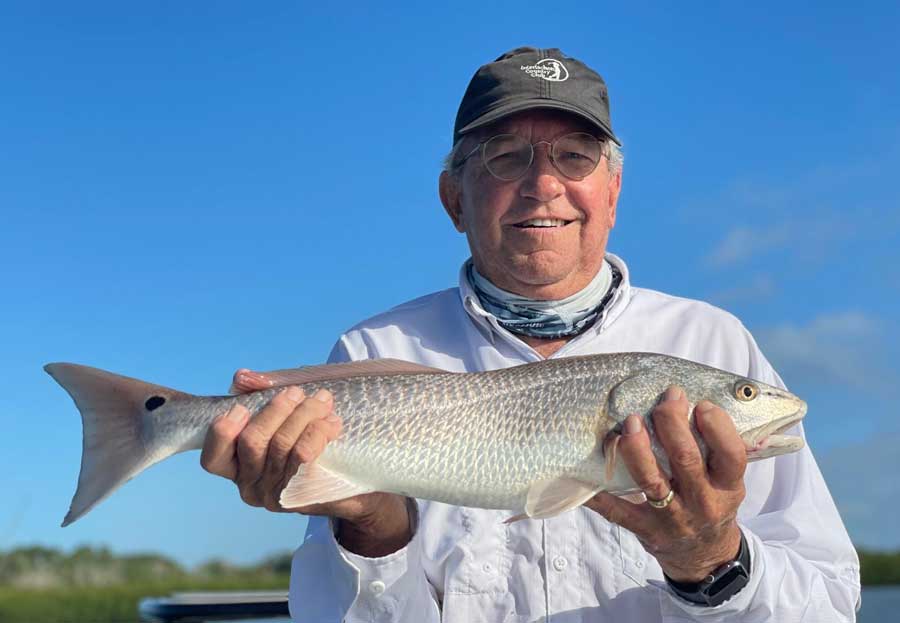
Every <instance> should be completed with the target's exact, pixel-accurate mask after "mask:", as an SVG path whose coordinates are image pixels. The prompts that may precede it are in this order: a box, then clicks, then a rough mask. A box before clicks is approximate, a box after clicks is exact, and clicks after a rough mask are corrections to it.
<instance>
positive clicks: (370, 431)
mask: <svg viewBox="0 0 900 623" xmlns="http://www.w3.org/2000/svg"><path fill="white" fill-rule="evenodd" d="M45 369H46V370H47V372H48V373H50V374H51V375H52V376H53V377H54V379H56V380H57V381H58V382H59V383H60V384H61V385H62V386H63V387H64V388H65V389H66V390H67V391H68V392H69V394H70V395H71V396H72V398H73V399H74V400H75V403H76V406H78V408H79V410H80V411H81V414H82V419H83V423H84V446H83V447H84V453H83V455H82V465H81V473H80V475H79V480H78V489H77V490H76V493H75V496H74V498H73V500H72V505H71V507H70V510H69V513H68V514H67V516H66V519H65V520H64V525H66V524H68V523H71V522H72V521H75V520H76V519H78V518H79V517H80V516H82V515H84V514H85V513H86V512H88V511H89V510H90V509H91V508H92V507H93V506H95V505H96V504H97V503H99V502H100V501H101V500H102V499H103V498H105V497H106V496H107V495H109V494H110V493H111V492H112V491H113V490H115V489H116V488H117V487H119V486H120V485H122V484H123V483H124V482H126V481H127V480H129V479H130V478H132V477H134V476H135V475H137V474H138V473H140V472H141V471H142V470H144V469H146V468H147V467H149V466H150V465H152V464H153V463H156V462H158V461H160V460H162V459H164V458H166V457H168V456H170V455H172V454H175V453H177V452H183V451H185V450H191V449H197V448H200V447H201V446H202V444H203V440H204V438H205V436H206V433H207V431H208V429H209V426H210V425H211V424H212V423H213V422H214V421H215V420H216V419H217V418H219V417H221V416H222V415H223V414H225V413H226V412H227V411H228V410H229V409H231V408H232V407H233V406H234V404H235V403H240V404H242V405H244V406H245V407H247V409H248V410H249V411H250V412H251V413H252V414H254V415H255V414H256V413H258V412H259V411H260V410H262V409H263V408H264V407H265V406H266V405H267V404H268V403H269V401H270V400H271V399H272V398H273V397H274V396H275V395H276V394H277V393H278V392H280V391H282V387H281V386H285V385H296V386H299V387H300V388H302V389H303V390H304V391H305V392H306V394H307V395H312V394H313V393H314V392H315V391H316V390H318V389H321V388H325V389H328V390H329V391H330V392H331V393H332V394H333V395H334V409H335V412H336V413H337V414H338V415H339V416H340V417H341V418H342V420H343V428H342V432H341V435H340V437H339V438H338V439H337V440H335V441H333V442H331V443H329V444H328V446H327V447H326V448H325V450H324V452H323V453H322V454H321V456H320V457H319V458H318V459H317V460H316V462H315V463H313V464H308V465H302V466H301V467H300V469H299V470H298V472H297V473H296V474H295V475H294V476H293V478H291V479H290V481H289V482H288V484H287V486H286V488H285V489H284V490H283V491H282V492H281V502H282V504H283V505H284V506H285V507H286V508H297V507H304V506H307V505H309V504H314V503H325V502H329V501H332V500H336V499H341V498H342V497H349V496H351V495H358V494H362V493H366V492H370V491H386V492H393V493H400V494H404V495H410V496H415V497H421V498H426V499H431V500H437V501H441V502H447V503H451V504H459V505H463V506H475V507H482V508H498V509H509V510H511V511H515V512H518V513H519V514H520V515H523V516H530V517H546V516H552V515H554V514H557V513H559V512H562V511H564V510H567V509H569V508H572V507H574V506H577V505H579V504H581V503H583V502H584V501H585V500H586V499H587V498H588V497H590V496H591V495H593V494H595V493H596V492H597V491H601V490H608V491H612V492H625V491H629V490H631V489H633V488H634V486H635V483H634V481H633V480H632V479H631V476H630V475H629V473H628V471H627V469H625V467H624V465H623V463H622V461H621V460H620V459H618V458H617V457H616V453H615V447H616V444H615V443H612V444H609V450H608V451H606V452H604V448H605V447H606V446H605V442H606V441H608V440H609V439H614V438H615V435H616V431H617V430H618V429H619V427H620V425H621V423H622V422H623V421H624V420H625V418H626V417H627V416H628V415H630V414H632V413H636V414H638V415H640V416H641V417H643V418H644V420H645V422H646V424H647V430H648V433H649V434H650V436H651V448H652V450H653V452H654V453H655V454H656V457H657V461H658V462H659V464H660V465H661V466H663V467H664V468H667V466H668V462H667V458H666V456H665V452H664V451H663V449H662V446H661V444H660V443H659V440H658V439H656V436H655V431H654V429H653V426H652V420H651V417H650V416H651V413H652V412H653V409H654V408H655V406H656V405H657V403H658V401H659V399H660V397H661V396H662V394H663V393H664V392H665V390H666V388H667V387H668V386H669V385H672V384H676V385H679V386H681V387H682V388H684V390H685V393H686V395H687V399H688V401H689V402H690V403H691V404H696V403H697V402H699V401H700V400H710V401H712V402H714V403H716V404H718V405H719V406H721V407H722V408H723V409H724V410H725V411H726V412H727V413H728V414H729V415H730V416H731V417H732V419H733V421H734V423H735V428H736V429H737V431H738V433H739V434H740V435H741V437H742V438H743V440H744V443H745V445H746V446H747V448H748V459H750V460H755V459H759V458H766V457H769V456H777V455H778V454H783V453H785V452H790V451H794V450H797V449H798V448H800V447H802V440H801V439H800V438H799V437H794V436H787V435H781V434H780V433H781V432H782V431H783V430H784V429H786V428H787V427H789V426H791V425H793V424H795V423H796V422H798V421H799V420H800V419H801V418H802V417H803V416H804V415H805V413H806V405H805V403H804V402H803V401H802V400H800V399H799V398H797V397H796V396H793V395H792V394H790V393H789V392H786V391H783V390H781V389H778V388H775V387H771V386H768V385H765V384H763V383H759V382H757V381H754V380H752V379H746V378H744V377H741V376H739V375H735V374H731V373H729V372H726V371H723V370H717V369H715V368H711V367H709V366H705V365H702V364H699V363H695V362H691V361H686V360H683V359H678V358H675V357H669V356H665V355H657V354H651V353H616V354H603V355H591V356H582V357H568V358H559V359H551V360H546V361H541V362H535V363H529V364H523V365H520V366H515V367H512V368H506V369H501V370H493V371H488V372H478V373H451V372H446V371H443V370H437V369H434V368H427V367H425V366H421V365H418V364H413V363H409V362H402V361H397V360H371V361H365V362H355V363H348V364H334V365H325V366H314V367H308V368H299V369H296V370H281V371H276V372H273V373H269V374H270V378H271V379H272V380H273V382H274V383H275V384H276V385H277V386H276V387H273V388H270V389H266V390H262V391H258V392H252V393H248V394H243V395H239V396H210V397H200V396H192V395H190V394H185V393H182V392H178V391H175V390H172V389H169V388H165V387H162V386H159V385H152V384H149V383H145V382H143V381H138V380H136V379H130V378H128V377H122V376H119V375H116V374H112V373H109V372H105V371H103V370H97V369H95V368H88V367H86V366H79V365H76V364H49V365H47V366H46V367H45ZM748 388H749V389H748ZM751 394H752V398H748V396H749V395H751ZM695 435H696V436H697V439H698V440H699V441H700V447H701V450H703V451H705V446H704V445H703V443H702V439H701V438H700V436H699V434H698V433H696V431H695ZM765 440H768V445H766V443H765Z"/></svg>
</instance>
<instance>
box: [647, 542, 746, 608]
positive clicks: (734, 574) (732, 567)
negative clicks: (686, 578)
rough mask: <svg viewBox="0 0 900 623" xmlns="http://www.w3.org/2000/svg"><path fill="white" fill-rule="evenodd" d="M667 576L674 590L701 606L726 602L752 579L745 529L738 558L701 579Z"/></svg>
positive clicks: (668, 582)
mask: <svg viewBox="0 0 900 623" xmlns="http://www.w3.org/2000/svg"><path fill="white" fill-rule="evenodd" d="M663 575H665V574H663ZM665 578H666V583H667V584H668V585H669V588H670V589H672V592H673V593H675V594H676V595H678V596H679V597H681V598H682V599H684V600H685V601H689V602H691V603H694V604H698V605H700V606H718V605H719V604H723V603H725V602H726V601H728V600H729V599H731V598H732V597H734V596H735V595H737V593H738V591H740V590H741V589H742V588H744V587H745V586H747V582H749V581H750V547H749V546H748V545H747V539H746V537H744V533H743V531H742V532H741V549H740V551H739V552H738V555H737V558H735V559H734V560H732V561H731V562H726V563H725V564H724V565H722V566H720V567H718V568H717V569H716V570H715V571H713V572H712V573H710V574H709V575H708V576H706V577H705V578H703V579H702V580H701V581H699V582H676V581H675V580H673V579H671V578H669V576H667V575H666V576H665Z"/></svg>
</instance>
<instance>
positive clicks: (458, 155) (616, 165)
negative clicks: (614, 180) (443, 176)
mask: <svg viewBox="0 0 900 623" xmlns="http://www.w3.org/2000/svg"><path fill="white" fill-rule="evenodd" d="M465 142H466V140H465V137H463V138H462V139H461V140H460V141H459V142H458V143H456V145H454V146H453V149H451V150H450V153H449V154H447V155H446V156H444V162H443V165H442V167H443V170H444V171H446V172H447V173H449V174H450V175H458V174H459V169H460V165H459V164H458V163H459V161H460V160H462V159H463V158H464V157H465V156H466V154H465V153H463V149H462V146H463V143H465ZM472 149H473V147H472V146H469V151H471V150H472ZM603 155H605V156H606V162H607V168H608V169H609V172H610V173H612V174H613V175H615V174H616V173H620V172H621V171H622V165H624V164H625V156H624V154H623V153H622V148H621V147H619V146H618V145H616V144H615V143H614V142H613V141H612V140H611V139H607V140H605V141H603Z"/></svg>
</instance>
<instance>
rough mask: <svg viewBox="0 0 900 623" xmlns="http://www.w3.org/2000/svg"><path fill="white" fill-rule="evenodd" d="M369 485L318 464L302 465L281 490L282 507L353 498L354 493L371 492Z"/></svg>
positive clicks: (296, 506) (295, 506)
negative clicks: (354, 480)
mask: <svg viewBox="0 0 900 623" xmlns="http://www.w3.org/2000/svg"><path fill="white" fill-rule="evenodd" d="M372 491H374V489H373V488H372V487H370V486H368V485H365V484H361V483H357V482H353V481H351V480H349V479H347V478H346V477H345V476H343V475H342V474H338V473H335V472H332V471H329V470H328V469H326V468H324V467H322V466H321V465H318V464H316V463H307V464H306V465H301V466H300V469H298V470H297V473H296V474H294V477H293V478H291V479H290V481H288V483H287V486H286V487H285V488H284V490H283V491H282V492H281V497H280V498H279V500H278V501H279V503H280V504H281V507H282V508H302V507H304V506H309V505H310V504H324V503H325V502H333V501H335V500H343V499H346V498H352V497H353V496H354V495H361V494H363V493H371V492H372Z"/></svg>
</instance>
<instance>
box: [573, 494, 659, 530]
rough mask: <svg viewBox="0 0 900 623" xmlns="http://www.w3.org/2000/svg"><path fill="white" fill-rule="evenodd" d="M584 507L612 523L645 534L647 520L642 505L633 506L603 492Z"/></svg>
mask: <svg viewBox="0 0 900 623" xmlns="http://www.w3.org/2000/svg"><path fill="white" fill-rule="evenodd" d="M584 505H585V506H587V507H588V508H589V509H591V510H592V511H595V512H597V513H599V514H600V515H602V516H603V518H604V519H606V520H607V521H609V522H610V523H614V524H618V525H620V526H624V527H626V528H627V529H629V530H631V531H632V532H634V533H636V534H641V533H643V532H644V529H643V526H644V524H646V523H647V520H646V514H645V511H644V509H643V508H642V505H639V504H633V503H631V502H629V501H627V500H624V499H622V498H620V497H617V496H615V495H612V494H611V493H606V492H605V491H601V492H600V493H598V494H597V495H595V496H594V497H592V498H591V499H590V500H588V501H587V502H585V503H584Z"/></svg>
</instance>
